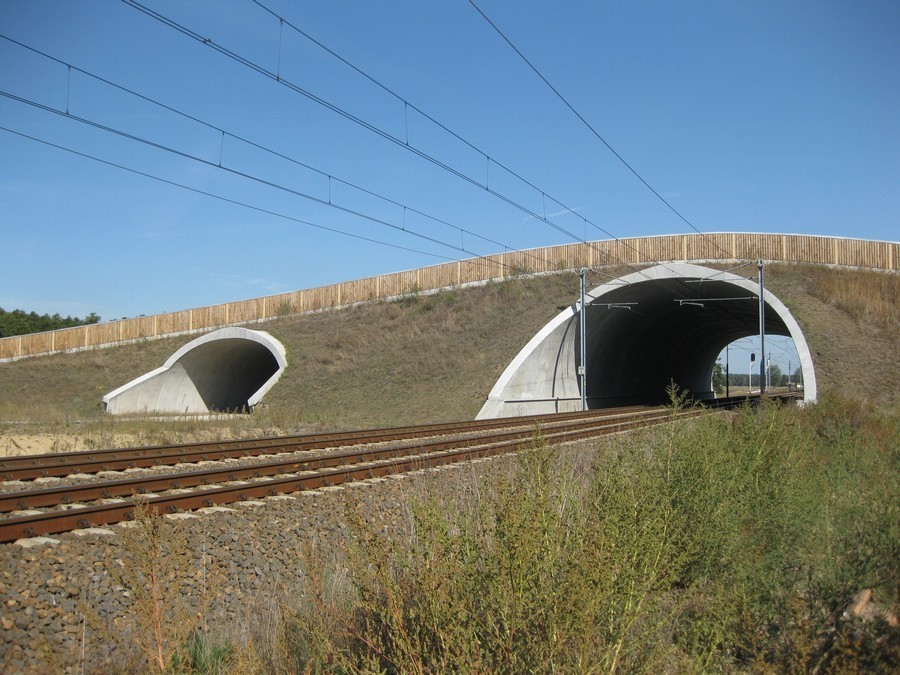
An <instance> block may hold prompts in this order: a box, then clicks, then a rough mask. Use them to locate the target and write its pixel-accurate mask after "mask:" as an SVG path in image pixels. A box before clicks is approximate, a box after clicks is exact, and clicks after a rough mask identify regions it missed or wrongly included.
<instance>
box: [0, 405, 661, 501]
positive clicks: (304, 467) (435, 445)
mask: <svg viewBox="0 0 900 675" xmlns="http://www.w3.org/2000/svg"><path fill="white" fill-rule="evenodd" d="M667 416H668V413H667V412H666V411H659V410H657V411H653V412H649V413H647V412H643V411H642V412H640V413H633V414H632V415H631V416H629V417H628V418H627V419H630V420H643V421H647V422H649V423H652V422H655V421H659V420H661V419H665V418H667ZM574 423H577V424H578V425H579V428H583V429H603V428H605V427H609V426H616V425H618V424H620V423H621V422H620V421H619V420H616V419H610V418H609V417H601V418H599V419H593V418H588V419H585V420H580V419H579V420H577V422H572V421H568V422H564V421H557V422H556V423H555V424H553V425H547V426H544V427H540V428H539V433H540V434H542V435H543V436H546V435H547V434H549V433H552V432H553V431H554V430H555V429H557V428H559V427H560V426H563V425H569V426H571V425H572V424H574ZM535 433H536V428H535V427H530V428H528V429H525V430H520V431H510V432H505V433H498V432H497V431H496V430H494V431H492V432H489V433H483V434H482V435H480V436H468V437H466V438H456V439H448V440H437V441H434V440H433V441H429V442H427V443H414V444H410V445H395V446H391V447H387V448H378V449H374V448H372V449H362V450H355V451H350V452H342V453H338V454H330V455H324V456H319V457H309V458H300V459H296V458H295V459H285V460H272V461H268V462H259V463H253V464H247V465H244V466H230V467H219V468H213V469H206V470H195V471H178V472H170V473H166V474H162V475H156V476H141V477H135V478H126V479H120V480H108V481H102V482H90V483H81V484H76V485H62V486H57V487H50V488H38V489H30V490H16V491H10V492H4V493H0V513H10V512H12V511H18V510H21V511H24V510H27V509H34V508H46V507H48V506H57V505H59V504H70V503H80V502H84V501H94V500H98V499H111V498H117V497H123V496H128V497H130V496H132V495H134V494H142V493H146V492H156V491H158V490H177V489H185V488H192V487H198V486H202V485H210V484H215V483H222V482H230V481H242V480H248V479H251V480H252V479H258V478H263V477H267V476H276V475H278V474H285V473H296V472H299V471H317V470H321V469H324V468H333V467H338V466H344V465H348V464H359V463H363V462H374V461H381V460H384V459H391V458H398V457H402V456H407V455H409V454H412V453H415V454H423V453H431V452H438V451H442V450H448V449H451V448H460V447H471V446H475V445H480V444H483V443H485V442H486V441H490V442H495V441H511V440H518V439H525V438H531V437H533V436H534V435H535Z"/></svg>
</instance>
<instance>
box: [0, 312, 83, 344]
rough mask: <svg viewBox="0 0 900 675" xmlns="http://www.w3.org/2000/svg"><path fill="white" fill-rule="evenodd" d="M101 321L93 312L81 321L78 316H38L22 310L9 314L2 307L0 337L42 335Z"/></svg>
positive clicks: (35, 313)
mask: <svg viewBox="0 0 900 675" xmlns="http://www.w3.org/2000/svg"><path fill="white" fill-rule="evenodd" d="M99 321H100V317H99V316H98V315H97V314H96V313H94V312H91V313H90V314H88V315H87V316H86V317H84V318H83V319H79V318H78V317H77V316H75V317H72V316H67V317H62V316H60V315H59V314H52V315H51V314H38V313H37V312H25V311H24V310H21V309H14V310H13V311H11V312H7V311H6V310H5V309H3V308H2V307H0V337H10V336H13V335H27V334H28V333H41V332H43V331H45V330H56V329H57V328H71V327H73V326H85V325H87V324H92V323H98V322H99Z"/></svg>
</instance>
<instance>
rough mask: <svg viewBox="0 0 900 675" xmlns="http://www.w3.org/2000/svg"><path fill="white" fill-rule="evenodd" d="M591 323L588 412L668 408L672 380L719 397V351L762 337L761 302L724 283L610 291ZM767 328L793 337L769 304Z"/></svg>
mask: <svg viewBox="0 0 900 675" xmlns="http://www.w3.org/2000/svg"><path fill="white" fill-rule="evenodd" d="M601 303H602V304H601ZM617 303H629V304H621V305H620V304H617ZM631 303H633V304H631ZM586 321H587V323H586V335H587V339H586V341H585V342H586V345H587V359H586V360H587V364H588V365H587V369H586V375H587V378H586V379H587V390H586V392H587V402H588V406H589V407H591V408H607V407H614V406H622V405H658V404H660V403H666V402H668V395H667V393H666V389H667V387H668V386H669V384H670V382H674V383H675V384H676V385H677V386H678V387H679V389H680V390H688V392H690V395H691V396H692V397H693V398H695V399H701V400H702V399H707V398H712V396H713V394H712V390H711V385H710V382H711V378H712V373H713V367H714V365H715V361H716V357H717V356H718V354H719V352H720V351H721V350H722V349H723V348H724V347H725V346H726V345H728V344H730V343H731V342H733V341H734V340H737V339H739V338H742V337H746V336H749V335H758V334H759V299H758V296H757V295H755V294H753V293H750V292H748V291H746V290H745V289H742V288H740V287H739V286H735V285H734V284H730V283H728V282H724V281H715V280H704V281H703V282H702V283H699V282H694V280H688V279H683V278H669V279H657V280H653V281H648V282H639V283H631V284H628V285H623V286H622V287H621V288H620V289H616V290H613V291H611V292H608V293H605V294H604V295H603V296H602V298H600V299H598V300H597V304H589V305H588V307H587V320H586ZM765 329H766V334H768V335H784V336H789V335H790V333H789V331H788V328H787V326H785V324H784V322H783V321H782V319H781V317H780V316H779V315H778V313H777V312H776V311H775V310H774V309H773V308H771V307H770V306H768V305H767V306H766V312H765ZM576 348H577V351H576V353H577V354H580V336H576Z"/></svg>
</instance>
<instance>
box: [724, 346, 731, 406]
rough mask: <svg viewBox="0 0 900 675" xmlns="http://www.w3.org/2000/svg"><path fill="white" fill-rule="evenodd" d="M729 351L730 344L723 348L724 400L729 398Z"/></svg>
mask: <svg viewBox="0 0 900 675" xmlns="http://www.w3.org/2000/svg"><path fill="white" fill-rule="evenodd" d="M730 349H731V345H730V344H729V345H728V346H727V347H725V398H731V381H730V380H731V362H730V359H729V350H730Z"/></svg>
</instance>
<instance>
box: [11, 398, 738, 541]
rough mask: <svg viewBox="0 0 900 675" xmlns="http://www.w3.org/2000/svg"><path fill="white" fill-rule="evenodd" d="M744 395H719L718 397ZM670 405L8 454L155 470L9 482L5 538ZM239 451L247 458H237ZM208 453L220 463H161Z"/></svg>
mask: <svg viewBox="0 0 900 675" xmlns="http://www.w3.org/2000/svg"><path fill="white" fill-rule="evenodd" d="M743 401H744V399H735V400H729V401H720V402H718V403H720V404H721V405H719V406H717V407H727V406H731V405H735V404H738V403H742V402H743ZM707 410H708V409H706V408H689V409H685V410H681V411H679V412H678V413H677V415H678V416H682V417H687V416H694V415H698V414H702V413H703V412H706V411H707ZM672 415H673V412H672V411H671V410H669V409H666V408H662V407H655V408H647V407H637V406H636V407H631V408H619V409H611V410H597V411H590V412H587V413H565V414H556V415H541V416H534V417H521V418H508V419H503V420H483V421H475V422H463V423H455V424H439V425H425V426H421V427H403V428H393V429H376V430H368V431H356V432H349V433H341V434H313V435H308V436H295V437H289V438H265V439H253V440H247V441H234V442H223V443H213V444H210V443H195V444H188V445H184V446H155V447H152V448H131V449H110V450H103V451H95V452H90V453H57V454H52V455H51V454H48V455H36V456H32V457H28V458H6V459H4V460H3V461H2V462H0V476H2V477H3V478H4V479H6V480H8V481H23V480H25V478H23V477H25V476H30V477H32V478H37V477H40V476H57V477H59V476H71V475H72V474H85V473H98V472H101V471H115V470H116V469H113V468H110V467H122V468H123V469H125V468H132V469H133V468H141V467H149V468H154V467H155V468H156V470H153V471H148V472H145V473H146V474H147V475H142V476H136V477H130V478H115V479H102V480H101V479H99V478H98V477H90V478H89V479H88V480H85V479H78V480H77V481H76V482H74V483H71V484H66V485H58V486H55V487H45V488H33V487H26V488H25V489H20V488H21V484H20V483H16V484H13V483H6V485H5V486H4V488H11V489H5V491H3V492H0V514H3V515H2V516H0V542H10V541H14V540H16V539H20V538H23V537H35V536H39V535H46V534H56V533H60V532H66V531H69V530H74V529H82V528H88V527H98V526H102V525H108V524H112V523H116V522H120V521H123V520H130V519H132V518H133V517H134V508H135V504H136V503H137V501H139V500H145V501H146V502H147V503H148V504H149V505H151V506H152V508H154V509H156V510H157V511H159V512H164V513H176V512H179V511H188V510H194V509H199V508H204V507H211V506H217V505H222V504H228V503H233V502H237V501H245V500H249V499H259V498H263V497H271V496H275V495H280V494H289V493H291V492H297V491H301V490H310V489H317V488H322V487H327V486H334V485H341V484H343V483H347V482H352V481H359V480H366V479H371V478H377V477H383V476H388V475H391V474H397V473H404V472H409V471H414V470H419V469H427V468H433V467H438V466H442V465H446V464H450V463H455V462H462V461H467V460H472V459H478V458H484V457H492V456H496V455H500V454H504V453H510V452H516V451H519V450H522V449H523V448H527V447H529V446H531V445H532V444H533V442H534V439H535V436H536V434H539V435H540V437H541V438H542V439H543V440H544V441H545V442H547V443H551V444H561V443H567V442H572V441H576V440H581V439H585V438H590V437H594V436H600V435H604V434H612V433H618V432H622V431H628V430H632V429H635V428H640V427H645V426H650V425H654V424H660V423H662V422H665V421H666V420H668V419H671V417H672ZM366 446H369V447H366ZM326 450H327V451H326ZM317 451H318V452H317ZM238 459H240V460H244V461H242V462H241V463H240V465H238V464H237V463H236V462H235V460H238ZM200 461H204V462H218V463H219V465H218V466H216V467H212V468H202V469H197V468H193V469H189V470H184V469H183V468H179V469H175V468H169V469H168V470H166V471H160V469H159V468H160V467H166V466H170V465H175V464H184V463H187V462H200ZM8 477H13V478H8ZM33 484H34V483H33V482H32V483H27V485H29V486H30V485H33ZM39 509H40V510H39Z"/></svg>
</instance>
